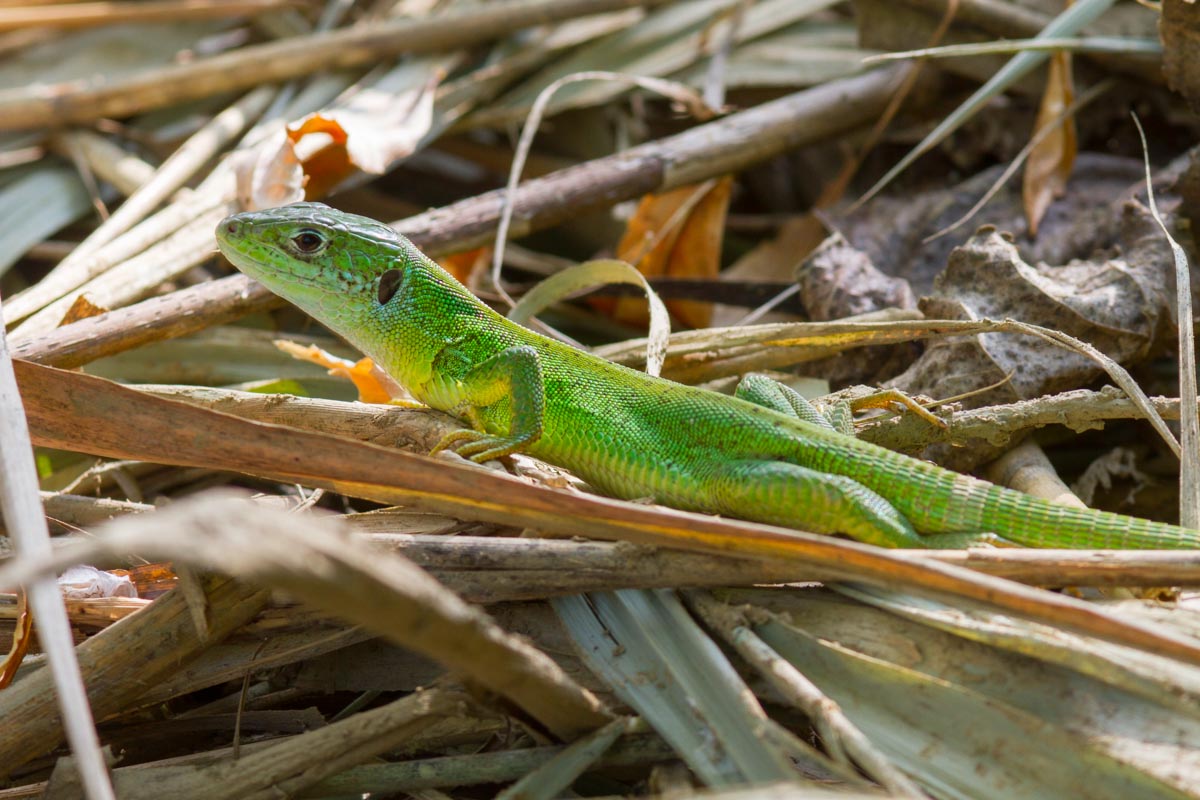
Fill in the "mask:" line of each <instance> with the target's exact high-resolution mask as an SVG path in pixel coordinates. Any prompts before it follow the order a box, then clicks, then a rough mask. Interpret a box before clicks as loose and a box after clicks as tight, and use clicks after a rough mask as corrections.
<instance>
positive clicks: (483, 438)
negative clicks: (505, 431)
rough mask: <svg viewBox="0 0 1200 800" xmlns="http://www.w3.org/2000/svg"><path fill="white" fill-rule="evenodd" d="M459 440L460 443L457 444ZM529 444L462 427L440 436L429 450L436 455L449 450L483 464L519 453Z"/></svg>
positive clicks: (520, 440)
mask: <svg viewBox="0 0 1200 800" xmlns="http://www.w3.org/2000/svg"><path fill="white" fill-rule="evenodd" d="M458 442H461V444H458ZM528 444H530V443H529V442H527V441H524V440H522V439H514V438H510V437H506V436H493V435H491V434H487V433H482V432H480V431H474V430H470V429H468V428H464V429H463V430H460V431H452V432H450V433H448V434H446V435H445V436H443V437H442V440H441V441H440V442H438V443H437V445H436V446H435V447H434V448H433V450H432V451H430V455H436V454H437V453H440V452H441V451H443V450H450V451H452V452H454V453H457V454H458V455H460V456H462V457H463V458H469V459H470V460H471V461H474V462H475V463H476V464H483V463H485V462H487V461H491V460H492V459H495V458H501V457H502V456H507V455H512V454H513V453H519V452H521V451H522V450H524V449H525V447H526V446H527V445H528Z"/></svg>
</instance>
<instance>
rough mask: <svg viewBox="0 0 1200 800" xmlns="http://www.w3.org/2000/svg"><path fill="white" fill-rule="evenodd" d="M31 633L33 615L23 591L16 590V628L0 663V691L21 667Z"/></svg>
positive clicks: (10, 681) (27, 649) (27, 650)
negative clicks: (10, 643)
mask: <svg viewBox="0 0 1200 800" xmlns="http://www.w3.org/2000/svg"><path fill="white" fill-rule="evenodd" d="M32 632H33V614H31V613H30V611H29V601H28V599H27V598H26V597H25V591H24V590H23V589H17V619H16V627H15V628H14V629H13V634H12V645H11V646H10V647H9V648H8V655H7V656H5V658H4V660H3V661H0V689H4V688H5V687H7V686H8V685H9V684H10V683H12V681H13V678H14V677H16V674H17V668H18V667H20V666H21V662H22V661H24V660H25V654H26V653H27V652H29V640H30V639H31V638H32V637H31V634H32Z"/></svg>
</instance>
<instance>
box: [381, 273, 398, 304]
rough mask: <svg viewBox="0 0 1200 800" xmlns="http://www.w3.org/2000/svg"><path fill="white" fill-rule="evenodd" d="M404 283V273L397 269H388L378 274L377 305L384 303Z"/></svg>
mask: <svg viewBox="0 0 1200 800" xmlns="http://www.w3.org/2000/svg"><path fill="white" fill-rule="evenodd" d="M402 283H404V273H403V272H401V271H400V270H398V269H389V270H388V271H387V272H385V273H383V274H382V275H380V276H379V305H381V306H382V305H385V304H386V303H387V301H388V300H391V299H392V297H393V296H394V295H395V294H396V291H397V290H399V288H400V284H402Z"/></svg>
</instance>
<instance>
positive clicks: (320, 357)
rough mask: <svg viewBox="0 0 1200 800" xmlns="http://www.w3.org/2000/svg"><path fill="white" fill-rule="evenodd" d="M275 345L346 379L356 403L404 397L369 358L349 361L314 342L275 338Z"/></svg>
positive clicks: (401, 402) (389, 378)
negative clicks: (350, 385) (305, 343)
mask: <svg viewBox="0 0 1200 800" xmlns="http://www.w3.org/2000/svg"><path fill="white" fill-rule="evenodd" d="M275 346H276V347H278V348H279V349H280V350H282V351H283V352H285V353H287V354H288V355H290V356H291V357H292V358H295V359H297V360H299V361H308V362H310V363H312V364H316V365H317V366H318V367H324V368H325V369H327V370H329V374H330V375H333V376H334V377H337V378H345V379H346V380H348V381H350V382H351V383H353V384H354V388H355V389H357V390H358V399H359V402H362V403H397V404H404V403H405V401H406V400H407V398H408V393H407V392H405V391H404V389H403V388H401V386H400V385H399V384H398V383H396V382H395V381H394V380H392V378H391V377H389V376H388V374H387V373H386V372H384V371H383V370H381V369H380V368H379V367H377V366H375V362H374V361H372V360H371V359H369V358H361V359H359V360H358V361H350V360H349V359H345V358H338V357H337V356H335V355H332V354H330V353H327V352H325V351H324V350H322V349H321V348H319V347H317V346H316V345H315V344H310V345H308V346H307V347H304V346H302V345H298V344H296V343H295V342H289V341H285V340H278V341H276V342H275Z"/></svg>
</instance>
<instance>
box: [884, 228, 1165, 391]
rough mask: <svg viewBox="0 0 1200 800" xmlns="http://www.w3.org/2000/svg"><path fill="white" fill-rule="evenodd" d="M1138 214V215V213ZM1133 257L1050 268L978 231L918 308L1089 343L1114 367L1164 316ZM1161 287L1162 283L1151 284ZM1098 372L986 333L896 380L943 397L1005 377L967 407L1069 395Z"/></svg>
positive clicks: (1064, 355) (1138, 349) (1142, 352)
mask: <svg viewBox="0 0 1200 800" xmlns="http://www.w3.org/2000/svg"><path fill="white" fill-rule="evenodd" d="M1143 210H1144V209H1143ZM1132 255H1133V254H1132V253H1131V254H1129V255H1127V256H1126V257H1125V258H1114V259H1108V260H1102V261H1094V262H1092V261H1076V262H1072V263H1071V264H1068V265H1065V266H1060V267H1055V266H1048V265H1045V264H1038V265H1036V266H1034V265H1030V264H1028V263H1026V262H1025V261H1024V260H1022V258H1021V256H1020V255H1019V254H1018V252H1017V248H1016V246H1015V245H1014V244H1013V242H1012V239H1011V237H1009V236H1007V235H1005V234H1001V233H999V232H997V231H996V230H995V229H994V228H991V227H990V226H987V227H984V228H981V229H980V230H979V232H978V233H976V235H975V236H973V237H972V238H971V239H970V240H969V241H968V242H967V243H966V244H964V245H963V246H962V247H959V248H957V249H956V250H955V251H954V252H953V253H952V254H951V256H950V261H949V264H948V265H947V267H946V271H945V272H944V273H943V274H942V275H941V276H940V277H939V278H938V280H937V281H936V282H935V284H934V293H933V295H932V296H931V297H927V298H925V299H923V300H922V303H921V310H922V311H924V312H925V314H926V315H927V316H929V317H931V318H941V319H982V318H990V319H1008V318H1011V319H1019V320H1021V321H1022V322H1029V323H1033V324H1035V325H1042V326H1044V327H1047V328H1053V329H1055V330H1059V331H1062V332H1064V333H1066V334H1069V335H1070V336H1074V337H1075V338H1077V339H1081V340H1083V341H1085V342H1089V343H1090V344H1092V345H1094V346H1095V347H1097V348H1099V349H1100V350H1101V351H1102V352H1104V353H1105V354H1106V355H1108V356H1109V357H1111V358H1113V359H1115V360H1116V361H1118V362H1120V363H1128V362H1130V361H1135V360H1137V359H1140V358H1144V357H1145V356H1146V354H1147V353H1148V352H1149V350H1150V347H1151V344H1152V343H1153V342H1154V337H1155V334H1156V333H1157V332H1158V326H1159V323H1160V320H1161V319H1162V318H1163V315H1164V314H1165V313H1167V308H1166V307H1165V305H1164V303H1163V301H1164V297H1165V294H1164V291H1165V286H1163V285H1162V284H1161V280H1162V277H1163V276H1162V275H1161V274H1159V275H1157V276H1156V275H1155V274H1154V271H1153V270H1149V269H1147V270H1143V271H1141V272H1138V271H1137V270H1135V269H1134V268H1133V267H1132V266H1131V264H1130V261H1131V258H1130V256H1132ZM1156 280H1157V281H1159V282H1156ZM1098 374H1099V368H1098V367H1097V365H1096V364H1095V362H1093V361H1091V360H1089V359H1086V358H1084V357H1083V356H1081V355H1079V354H1076V353H1073V352H1070V351H1068V350H1065V349H1063V348H1060V347H1054V346H1052V345H1049V344H1047V343H1043V342H1040V341H1038V340H1035V339H1032V338H1030V337H1016V336H1012V335H1008V334H987V335H985V336H981V337H974V338H972V339H970V340H966V341H963V340H956V339H949V340H945V341H939V342H935V343H933V344H932V345H930V347H929V348H928V349H927V350H926V351H925V354H924V355H923V356H922V357H921V358H920V359H919V360H918V361H917V362H916V363H915V364H913V366H912V367H911V368H910V369H909V370H908V371H907V372H906V373H904V375H902V376H900V377H899V378H897V380H896V384H897V385H898V386H900V387H901V388H903V389H904V390H905V391H907V392H910V393H920V394H928V395H929V396H931V397H950V396H953V395H958V394H962V393H964V392H969V391H973V390H976V389H980V388H982V387H985V386H989V385H991V384H994V383H996V382H997V381H1000V380H1002V379H1003V378H1004V377H1005V376H1007V375H1012V379H1011V380H1010V381H1008V382H1007V383H1005V384H1004V385H1003V386H1002V387H998V388H995V389H993V390H991V391H990V392H988V393H987V394H986V395H982V396H976V397H975V398H973V399H972V401H971V403H972V404H979V405H984V404H986V403H987V402H988V401H989V398H990V400H991V401H996V400H998V399H1002V401H1004V402H1008V401H1012V400H1019V399H1025V398H1029V397H1036V396H1039V395H1042V394H1047V393H1051V392H1059V391H1064V390H1066V389H1073V388H1075V387H1077V386H1080V385H1082V384H1086V383H1088V382H1089V381H1091V380H1093V379H1094V378H1095V377H1096V376H1097V375H1098Z"/></svg>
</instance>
